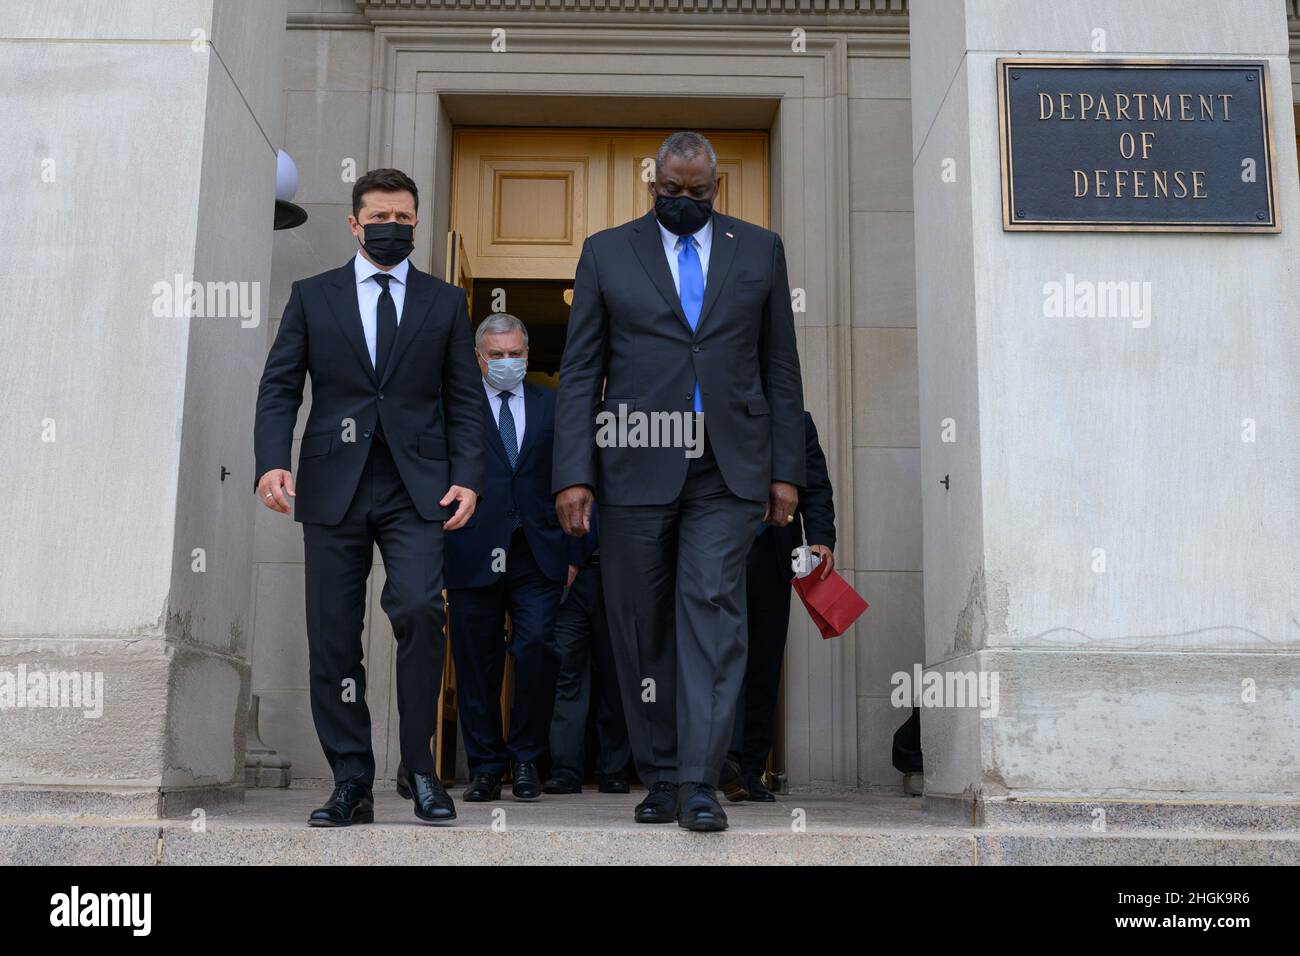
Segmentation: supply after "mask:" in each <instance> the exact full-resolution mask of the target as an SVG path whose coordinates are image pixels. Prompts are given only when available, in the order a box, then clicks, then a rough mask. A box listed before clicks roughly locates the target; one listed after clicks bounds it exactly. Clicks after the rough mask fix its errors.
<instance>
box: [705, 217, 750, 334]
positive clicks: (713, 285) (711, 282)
mask: <svg viewBox="0 0 1300 956" xmlns="http://www.w3.org/2000/svg"><path fill="white" fill-rule="evenodd" d="M739 236H740V231H739V230H738V229H736V228H735V227H734V226H733V225H732V223H731V220H730V219H729V218H728V217H727V216H723V215H721V214H715V215H714V217H713V245H712V247H711V248H710V249H709V276H708V279H706V280H705V282H704V304H703V305H701V306H700V320H699V321H698V322H696V323H695V331H696V334H698V333H699V331H700V327H701V326H703V325H704V320H705V319H707V318H708V317H709V310H710V309H712V308H713V303H715V302H717V301H718V296H719V295H720V294H721V292H722V287H723V285H725V284H726V281H727V273H728V272H730V271H731V264H732V262H734V261H735V258H736V247H737V246H738V245H740V238H739Z"/></svg>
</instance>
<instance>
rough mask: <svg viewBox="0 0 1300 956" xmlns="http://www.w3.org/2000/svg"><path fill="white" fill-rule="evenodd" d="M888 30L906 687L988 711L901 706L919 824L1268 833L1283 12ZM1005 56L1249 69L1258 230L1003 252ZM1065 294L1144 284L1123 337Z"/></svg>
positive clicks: (1281, 669) (1292, 772) (1284, 538)
mask: <svg viewBox="0 0 1300 956" xmlns="http://www.w3.org/2000/svg"><path fill="white" fill-rule="evenodd" d="M911 31H912V96H913V100H912V106H913V114H912V116H913V161H914V166H913V182H914V197H915V208H916V266H917V313H918V315H917V325H918V341H919V345H918V351H919V359H918V364H919V371H920V404H921V432H920V439H921V470H922V488H923V523H924V585H925V630H926V665H927V673H937V674H942V675H947V674H949V673H954V674H959V673H976V674H978V673H980V672H983V673H987V674H990V675H991V674H994V673H996V674H997V675H998V678H999V681H998V688H997V689H998V701H997V708H998V710H997V716H996V717H993V718H983V717H981V716H980V712H979V710H978V709H972V708H965V709H962V708H953V707H947V708H934V709H924V708H923V710H922V718H921V719H922V734H923V746H924V752H925V790H926V799H927V802H928V803H929V804H930V805H932V806H933V807H935V808H946V809H950V810H955V811H956V812H957V813H959V814H960V815H962V816H964V817H965V818H967V819H972V818H973V819H975V820H981V819H982V820H986V821H988V822H990V823H992V822H1008V823H1011V822H1016V821H1033V820H1040V821H1052V822H1059V823H1061V824H1063V825H1065V826H1077V827H1085V828H1086V827H1092V828H1093V829H1100V828H1101V827H1100V826H1098V820H1099V819H1100V820H1101V821H1102V825H1105V824H1106V823H1107V822H1108V823H1109V825H1112V826H1114V825H1119V826H1124V825H1148V824H1152V825H1160V824H1162V823H1172V822H1174V821H1182V822H1184V823H1187V822H1192V821H1194V822H1195V823H1196V824H1199V825H1212V824H1223V825H1229V826H1230V825H1234V824H1250V825H1261V819H1262V820H1263V821H1265V822H1264V823H1263V824H1262V825H1270V822H1271V824H1279V823H1280V822H1282V821H1285V820H1288V819H1289V820H1290V821H1291V823H1290V825H1292V826H1294V825H1295V819H1296V816H1295V814H1296V811H1297V806H1298V805H1297V801H1298V800H1300V765H1298V764H1297V762H1296V759H1295V756H1296V741H1297V739H1300V679H1298V678H1300V656H1298V654H1297V652H1298V651H1300V623H1298V622H1300V443H1297V441H1296V436H1297V434H1300V387H1297V384H1296V382H1297V379H1296V370H1297V368H1300V335H1297V329H1296V314H1297V313H1296V307H1297V306H1296V304H1297V303H1298V302H1300V271H1297V269H1296V262H1297V261H1298V260H1300V201H1298V200H1300V197H1298V196H1297V172H1296V153H1295V150H1294V148H1293V144H1294V136H1295V132H1294V129H1293V117H1292V103H1291V79H1290V71H1289V65H1288V62H1287V29H1286V22H1285V11H1284V5H1283V4H1282V3H1281V2H1267V3H1256V2H1246V0H1149V2H1146V3H1143V4H1142V5H1141V10H1140V11H1139V10H1137V9H1136V8H1135V5H1134V4H1132V3H1130V2H1128V0H1087V2H1078V3H1061V4H1046V5H1045V4H1042V3H1040V2H1037V0H942V2H941V0H914V2H913V3H912V8H911ZM1099 44H1101V45H1102V46H1104V49H1105V52H1104V53H1097V52H1094V51H1095V50H1097V48H1098V45H1099ZM1035 55H1039V56H1059V57H1094V56H1095V57H1099V58H1100V57H1189V58H1215V57H1240V58H1250V59H1264V60H1266V61H1267V62H1268V68H1269V74H1270V79H1271V87H1272V96H1273V122H1274V123H1275V124H1276V125H1275V130H1274V137H1275V139H1274V145H1275V148H1276V152H1277V195H1278V204H1279V208H1280V216H1281V223H1282V231H1281V233H1280V234H1276V235H1230V234H1215V233H1159V234H1155V233H1129V234H1125V233H1113V232H1112V233H1100V232H1056V233H1050V232H1027V233H1013V232H1004V231H1003V228H1002V218H1001V205H1000V204H1001V194H1002V193H1001V190H1002V184H1001V174H1000V164H999V149H998V122H997V85H996V74H995V61H996V59H997V58H998V57H999V56H1035ZM945 169H946V170H949V171H950V172H951V173H955V175H950V176H947V177H945V176H944V172H945ZM1067 276H1074V277H1076V278H1081V279H1088V280H1094V281H1117V282H1120V281H1122V282H1129V281H1136V282H1143V283H1150V286H1149V287H1148V288H1149V289H1150V292H1151V321H1150V324H1149V326H1147V327H1138V325H1140V323H1136V322H1130V321H1128V320H1126V319H1123V318H1113V319H1108V318H1087V319H1083V318H1078V319H1073V318H1048V317H1046V314H1047V310H1045V306H1044V299H1045V286H1047V284H1048V283H1063V282H1066V281H1067ZM946 420H950V425H951V428H950V432H951V433H950V434H949V435H948V436H947V437H949V438H953V439H955V440H950V441H945V440H944V439H945V435H944V423H945V421H946ZM1247 420H1249V422H1250V423H1253V425H1248V424H1247ZM1252 427H1253V430H1254V435H1253V436H1251V437H1250V438H1248V437H1247V433H1248V431H1249V430H1250V428H1252ZM1251 438H1253V440H1251ZM945 480H946V484H945ZM989 686H991V685H989ZM1098 808H1102V809H1105V810H1106V814H1104V815H1099V814H1097V813H1096V811H1097V809H1098Z"/></svg>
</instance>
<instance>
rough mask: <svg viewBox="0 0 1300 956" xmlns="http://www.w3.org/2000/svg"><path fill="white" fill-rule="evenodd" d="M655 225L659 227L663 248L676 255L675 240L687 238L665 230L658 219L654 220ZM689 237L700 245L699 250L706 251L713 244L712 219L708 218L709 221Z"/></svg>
mask: <svg viewBox="0 0 1300 956" xmlns="http://www.w3.org/2000/svg"><path fill="white" fill-rule="evenodd" d="M655 225H656V226H658V227H659V235H660V236H661V237H662V238H663V241H664V248H665V249H667V250H668V251H669V252H671V253H674V254H676V252H677V240H678V239H684V238H687V237H685V236H679V235H677V234H676V233H674V232H670V231H669V230H668V229H665V228H664V224H663V223H662V222H660V221H659V219H658V217H656V218H655ZM691 236H692V237H693V238H694V239H695V241H696V242H698V243H699V244H700V249H702V250H703V249H708V248H709V246H710V245H712V243H713V217H712V216H710V217H709V221H708V222H706V223H705V224H704V225H703V226H701V227H700V228H699V229H698V230H697V231H696V232H693V233H691Z"/></svg>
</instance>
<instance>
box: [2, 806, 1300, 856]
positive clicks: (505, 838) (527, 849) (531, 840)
mask: <svg viewBox="0 0 1300 956" xmlns="http://www.w3.org/2000/svg"><path fill="white" fill-rule="evenodd" d="M453 795H454V796H456V797H459V791H455V792H454V793H453ZM324 796H325V791H323V790H299V789H290V790H250V791H249V792H248V794H247V798H246V800H245V802H244V803H243V804H242V805H241V806H239V807H237V808H233V809H225V810H222V811H220V812H213V813H211V814H200V815H197V816H195V817H194V818H192V819H178V820H156V819H125V820H123V819H112V820H110V819H104V818H93V817H59V818H53V817H47V818H31V817H25V818H16V817H11V818H8V819H4V818H0V863H3V864H7V865H8V864H137V865H148V864H155V863H161V864H280V863H287V864H308V865H311V864H345V865H359V864H413V865H425V866H427V865H444V864H451V865H458V864H459V865H465V864H469V865H473V864H498V865H500V864H517V863H528V864H541V865H564V864H620V865H626V864H722V865H747V866H753V865H773V864H941V865H967V866H969V865H977V864H1023V863H1034V864H1094V865H1095V864H1121V865H1142V866H1149V865H1158V864H1215V865H1228V864H1292V865H1296V864H1300V833H1296V832H1272V833H1253V834H1240V833H1227V832H1215V831H1210V830H1164V831H1132V832H1122V831H1120V832H1109V833H1096V834H1094V833H1081V832H1077V831H1061V830H1059V829H1055V830H1054V829H1048V828H1026V827H1016V828H993V827H983V828H971V827H964V826H960V825H956V824H952V823H946V822H943V821H940V820H936V819H935V818H934V816H933V815H931V814H927V813H926V812H925V811H924V810H923V809H922V805H921V801H920V800H918V799H913V798H907V797H886V796H872V795H858V794H854V795H833V796H832V795H823V794H788V795H783V796H781V797H780V798H779V801H778V802H777V803H775V804H754V803H742V804H730V803H728V804H726V809H727V813H728V816H729V818H730V821H731V828H730V829H729V830H728V831H726V832H725V833H720V834H698V833H689V832H687V831H684V830H682V829H680V828H679V827H677V826H672V825H669V826H640V825H637V824H635V823H634V822H633V821H632V808H633V807H634V806H635V804H636V803H637V801H638V800H640V798H641V794H640V793H637V792H635V791H634V792H633V793H632V794H630V795H628V796H611V795H606V794H600V793H597V792H595V791H594V790H592V791H589V792H587V793H583V794H580V795H575V796H563V797H549V796H548V797H543V798H542V799H541V800H538V801H536V802H532V803H523V802H520V801H516V800H513V799H512V798H511V797H510V796H509V795H508V792H507V795H506V796H505V798H504V799H503V800H501V801H498V802H497V803H495V804H467V803H464V802H463V801H461V800H459V799H457V812H458V814H459V817H458V819H457V821H456V824H455V825H454V826H450V827H431V826H425V825H422V824H420V823H419V822H418V821H416V819H415V818H414V816H413V815H412V812H411V805H410V803H409V802H407V801H404V800H401V799H400V798H398V797H397V795H396V794H395V793H393V792H392V791H391V790H380V791H377V792H376V795H375V803H376V806H375V820H376V822H375V823H373V824H369V825H359V826H353V827H349V828H346V829H339V830H321V829H313V828H310V827H308V826H307V825H306V819H307V815H308V814H309V813H310V812H311V810H312V809H313V808H314V807H316V806H317V805H319V804H320V803H321V802H322V800H323V799H324Z"/></svg>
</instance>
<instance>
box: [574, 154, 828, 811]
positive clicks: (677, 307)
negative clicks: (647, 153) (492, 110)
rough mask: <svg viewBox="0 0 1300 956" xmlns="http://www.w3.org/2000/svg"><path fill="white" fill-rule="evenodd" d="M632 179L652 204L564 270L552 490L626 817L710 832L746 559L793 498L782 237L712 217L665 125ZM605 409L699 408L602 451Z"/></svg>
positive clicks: (739, 634) (741, 644)
mask: <svg viewBox="0 0 1300 956" xmlns="http://www.w3.org/2000/svg"><path fill="white" fill-rule="evenodd" d="M649 188H650V192H651V195H652V196H653V200H654V208H653V209H652V210H651V211H650V212H648V213H647V214H646V215H645V216H642V217H641V218H640V219H636V220H633V221H632V222H630V223H626V224H625V225H622V226H619V227H617V228H614V229H609V230H606V231H604V232H601V233H597V234H596V235H594V236H592V237H590V238H589V239H588V240H587V242H586V244H585V246H584V247H583V251H582V257H581V259H580V260H579V262H578V270H577V275H576V277H575V280H574V290H573V305H572V308H571V310H570V313H569V331H568V341H567V344H566V346H565V351H564V360H563V363H562V364H561V367H560V389H559V396H558V407H557V411H556V428H555V467H554V470H553V480H552V490H553V491H554V492H555V495H556V511H557V512H558V514H559V516H560V524H561V527H562V528H563V529H564V530H565V531H566V532H568V533H569V534H574V535H580V534H584V533H585V532H586V530H587V529H588V527H589V520H590V513H591V503H592V500H593V496H595V497H599V498H600V521H601V566H602V569H603V570H604V574H603V583H604V591H605V603H606V610H607V614H608V619H609V628H610V633H611V637H612V641H613V645H614V657H615V668H616V670H617V672H618V678H619V684H620V687H621V690H622V694H623V704H624V711H625V716H626V719H627V727H628V736H629V738H630V740H631V743H632V752H633V756H634V757H635V760H636V767H637V774H638V776H640V778H641V781H642V782H643V783H645V784H646V785H647V786H648V787H649V789H650V792H649V794H647V796H646V798H645V799H644V800H643V801H642V802H641V803H640V804H639V805H638V806H637V808H636V812H635V818H636V820H637V822H639V823H671V822H673V821H674V820H676V821H677V823H678V824H679V825H680V826H682V827H684V828H686V829H689V830H697V831H710V830H723V829H726V827H727V817H726V814H725V813H724V812H723V810H722V807H721V805H720V804H719V803H718V800H717V796H716V793H715V788H716V787H717V785H718V778H719V773H720V771H721V768H722V763H723V759H724V758H725V756H726V751H727V744H728V742H729V739H730V736H731V731H732V726H733V721H734V719H735V712H736V705H737V701H738V699H739V694H740V688H741V682H742V680H743V678H744V673H745V654H746V633H747V632H746V607H745V557H746V555H747V554H748V552H749V550H750V547H751V546H752V544H753V542H754V536H755V533H756V532H757V531H758V529H759V527H760V522H762V521H764V520H766V521H767V522H769V523H771V524H774V525H785V524H787V523H789V522H790V521H791V520H792V517H793V513H794V509H795V507H796V505H797V503H798V492H797V490H796V486H797V485H802V484H803V483H804V435H803V426H804V420H803V386H802V382H801V379H800V373H799V355H798V352H797V350H796V347H795V336H794V317H793V315H792V311H791V305H790V289H789V282H788V279H787V277H786V268H785V252H784V249H783V247H782V245H781V239H780V237H779V236H777V235H776V234H775V233H772V232H769V231H768V230H766V229H761V228H759V227H757V226H754V225H751V224H750V223H747V222H743V221H741V220H739V219H735V218H732V217H730V216H724V215H721V214H720V213H717V212H716V211H714V209H713V201H714V200H715V199H716V198H717V195H718V174H717V159H716V156H715V155H714V151H713V147H712V146H710V145H709V142H708V140H707V139H705V138H704V137H703V136H701V135H699V134H698V133H687V132H682V133H674V134H673V135H671V136H669V137H668V139H667V140H665V141H664V143H663V145H662V146H661V147H660V149H659V154H658V156H657V159H656V163H655V178H654V180H653V181H652V182H651V183H650V184H649ZM606 379H607V382H606ZM602 382H605V389H604V394H603V395H602V393H601V385H602ZM606 412H608V413H610V416H613V417H617V418H624V419H627V420H628V421H629V422H631V417H630V416H634V415H637V416H639V415H648V416H650V420H651V422H653V421H654V416H663V415H664V413H667V415H668V416H669V419H670V420H671V419H672V418H673V417H674V416H676V417H677V418H680V419H684V418H685V417H686V416H691V415H693V414H694V415H698V414H700V413H702V414H703V419H704V423H703V424H704V437H703V442H702V444H700V443H694V442H692V443H691V447H690V448H683V447H682V442H680V441H679V442H678V443H677V445H676V447H672V444H673V443H672V442H671V441H670V442H667V443H664V442H661V441H651V442H636V443H635V444H634V443H633V442H631V441H629V442H626V443H623V444H620V443H619V441H617V440H612V436H611V432H610V430H607V429H602V430H601V431H600V432H598V431H597V427H598V425H599V418H598V416H603V415H604V413H606ZM661 420H662V418H661ZM652 427H653V426H652ZM625 433H626V434H629V435H630V434H631V432H630V431H627V432H625ZM682 434H683V435H684V433H682ZM598 436H600V437H599V440H598Z"/></svg>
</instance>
